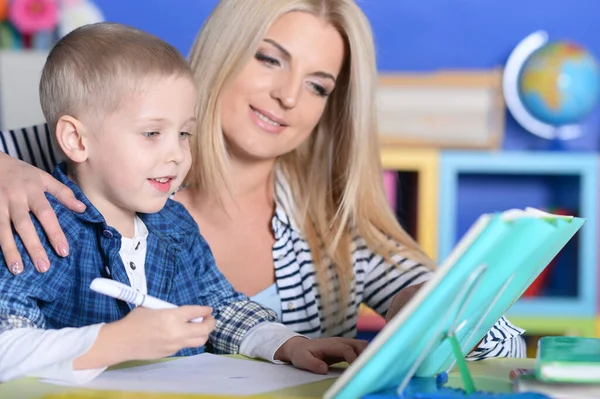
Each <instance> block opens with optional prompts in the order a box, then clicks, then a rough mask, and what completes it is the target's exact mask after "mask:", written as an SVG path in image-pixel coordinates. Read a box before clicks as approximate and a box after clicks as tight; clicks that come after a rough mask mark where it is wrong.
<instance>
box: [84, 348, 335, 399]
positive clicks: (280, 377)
mask: <svg viewBox="0 0 600 399" xmlns="http://www.w3.org/2000/svg"><path fill="white" fill-rule="evenodd" d="M341 371H342V370H331V371H330V372H329V373H328V374H326V375H321V374H314V373H311V372H308V371H304V370H299V369H297V368H294V367H293V366H290V365H278V364H272V363H267V362H262V361H254V360H242V359H233V358H229V357H225V356H218V355H212V354H209V353H204V354H201V355H196V356H190V357H186V358H182V359H177V360H172V361H168V362H161V363H156V364H150V365H146V366H139V367H130V368H125V369H119V370H108V371H105V372H104V373H102V374H100V375H99V376H98V377H97V378H96V379H95V380H93V381H92V382H90V383H87V384H85V385H83V386H82V387H84V388H90V389H107V390H119V391H137V392H170V393H195V394H213V395H255V394H260V393H265V392H270V391H275V390H278V389H284V388H289V387H294V386H298V385H303V384H307V383H310V382H315V381H321V380H325V379H329V378H336V377H338V376H339V375H340V373H341Z"/></svg>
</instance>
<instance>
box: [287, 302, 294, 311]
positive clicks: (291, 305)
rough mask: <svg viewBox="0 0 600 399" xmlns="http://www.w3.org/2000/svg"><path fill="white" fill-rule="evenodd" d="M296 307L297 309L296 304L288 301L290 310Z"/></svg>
mask: <svg viewBox="0 0 600 399" xmlns="http://www.w3.org/2000/svg"><path fill="white" fill-rule="evenodd" d="M294 309H295V307H294V304H293V303H291V302H290V303H288V310H294Z"/></svg>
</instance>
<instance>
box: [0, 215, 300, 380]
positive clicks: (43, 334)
mask: <svg viewBox="0 0 600 399" xmlns="http://www.w3.org/2000/svg"><path fill="white" fill-rule="evenodd" d="M134 223H135V224H134V237H133V238H126V237H123V238H122V239H121V250H120V251H119V254H120V255H121V259H122V260H123V264H124V265H125V270H126V271H127V277H128V278H129V281H130V283H131V286H132V287H133V288H135V289H136V290H138V291H140V292H142V293H144V294H145V293H147V290H148V288H147V284H146V273H145V270H144V264H145V259H146V249H147V246H146V239H147V237H148V229H147V228H146V226H145V225H144V223H143V222H142V220H141V219H140V218H139V217H137V216H136V217H135V222H134ZM103 324H104V323H99V324H94V325H91V326H86V327H81V328H62V329H60V330H40V329H34V328H17V329H13V330H9V331H6V332H4V333H2V334H0V382H2V381H8V380H11V379H14V378H18V377H23V376H30V377H37V378H42V379H44V380H46V381H50V382H55V383H62V384H84V383H86V382H89V381H91V380H93V379H94V378H96V377H97V376H98V375H99V374H100V373H102V372H103V371H104V370H106V367H102V368H98V369H90V370H74V369H73V361H74V360H75V359H77V358H78V357H80V356H82V355H84V354H85V353H87V352H88V351H89V350H90V348H91V347H92V345H93V344H94V342H95V340H96V338H97V337H98V333H99V332H100V329H101V327H102V325H103ZM296 336H301V335H300V334H297V333H295V332H294V331H292V330H291V329H289V328H288V327H285V326H284V325H283V324H279V323H268V322H264V323H261V324H258V325H256V326H254V327H253V328H251V329H250V330H248V332H247V333H246V335H245V336H244V338H243V339H242V341H241V344H240V348H239V352H240V354H242V355H244V356H248V357H258V358H262V359H265V360H269V361H271V362H274V363H281V362H278V361H275V360H274V359H273V358H274V356H275V352H276V351H277V349H279V347H280V346H281V345H282V344H283V343H284V342H286V341H287V340H288V339H290V338H292V337H296Z"/></svg>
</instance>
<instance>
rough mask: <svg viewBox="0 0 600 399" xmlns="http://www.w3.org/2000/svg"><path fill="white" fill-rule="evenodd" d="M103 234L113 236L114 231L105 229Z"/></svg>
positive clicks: (108, 236) (107, 236)
mask: <svg viewBox="0 0 600 399" xmlns="http://www.w3.org/2000/svg"><path fill="white" fill-rule="evenodd" d="M102 235H104V237H106V238H113V233H112V231H110V230H104V231H103V232H102Z"/></svg>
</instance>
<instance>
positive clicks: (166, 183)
mask: <svg viewBox="0 0 600 399" xmlns="http://www.w3.org/2000/svg"><path fill="white" fill-rule="evenodd" d="M175 178H176V176H168V177H158V178H154V179H148V181H149V182H150V184H151V185H152V186H154V187H155V188H156V189H157V190H158V191H160V192H163V193H168V192H170V191H171V183H172V182H173V180H175Z"/></svg>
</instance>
